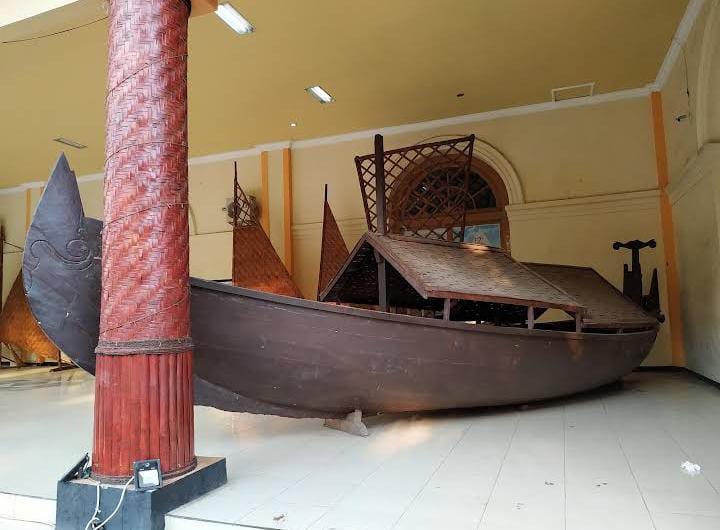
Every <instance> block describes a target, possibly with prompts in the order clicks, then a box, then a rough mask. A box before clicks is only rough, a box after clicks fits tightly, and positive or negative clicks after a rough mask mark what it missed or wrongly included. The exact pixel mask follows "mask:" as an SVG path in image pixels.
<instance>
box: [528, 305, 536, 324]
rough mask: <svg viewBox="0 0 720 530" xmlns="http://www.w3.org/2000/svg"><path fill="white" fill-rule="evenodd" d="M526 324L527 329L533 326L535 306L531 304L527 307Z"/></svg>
mask: <svg viewBox="0 0 720 530" xmlns="http://www.w3.org/2000/svg"><path fill="white" fill-rule="evenodd" d="M527 326H528V329H534V328H535V308H534V307H533V306H528V308H527Z"/></svg>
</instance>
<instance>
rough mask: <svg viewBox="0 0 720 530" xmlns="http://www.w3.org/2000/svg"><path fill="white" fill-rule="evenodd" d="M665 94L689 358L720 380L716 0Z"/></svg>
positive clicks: (719, 31)
mask: <svg viewBox="0 0 720 530" xmlns="http://www.w3.org/2000/svg"><path fill="white" fill-rule="evenodd" d="M688 91H689V92H690V94H689V96H688V93H687V92H688ZM662 96H663V107H664V113H665V129H666V134H667V141H668V159H669V167H670V183H671V184H670V187H669V196H670V200H671V202H672V206H673V218H674V223H675V236H676V241H677V247H678V256H679V273H680V288H681V298H682V314H683V320H684V331H685V332H684V343H685V351H686V357H687V366H688V368H690V369H691V370H694V371H696V372H699V373H701V374H703V375H705V376H706V377H709V378H712V379H714V380H716V381H720V326H718V322H720V143H719V142H720V2H719V1H718V0H709V1H707V2H706V3H705V5H704V7H703V9H702V11H701V13H700V16H699V17H698V18H697V20H696V21H695V24H694V26H693V28H692V30H691V32H690V35H689V38H688V42H687V44H686V46H685V50H684V57H681V59H680V60H678V61H677V63H676V64H675V66H674V68H673V70H672V71H671V74H670V77H669V79H668V82H667V84H666V85H665V87H664V88H663V91H662ZM682 115H688V116H689V117H688V118H687V119H684V120H682V121H678V120H677V118H678V117H679V116H682Z"/></svg>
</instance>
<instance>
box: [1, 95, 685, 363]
mask: <svg viewBox="0 0 720 530" xmlns="http://www.w3.org/2000/svg"><path fill="white" fill-rule="evenodd" d="M630 96H631V97H628V98H626V99H620V100H617V101H606V102H600V103H595V104H589V105H582V106H574V107H569V108H558V109H553V110H546V111H543V112H531V113H527V114H520V115H514V116H505V117H498V118H495V119H480V120H478V121H475V122H467V123H455V124H452V125H445V126H442V127H429V128H425V127H412V128H409V129H413V130H412V131H407V132H403V128H398V129H400V132H398V133H396V134H387V133H386V135H385V146H386V149H390V148H393V147H400V146H404V145H409V144H413V143H417V142H421V141H423V140H429V139H434V138H439V137H443V136H447V135H458V134H469V133H474V134H475V135H477V138H478V141H477V147H476V149H475V156H476V158H479V159H481V160H483V161H485V162H487V163H489V164H490V165H491V166H492V167H494V168H495V169H497V171H498V174H499V175H500V177H501V178H502V180H503V182H504V183H505V186H506V188H507V191H508V195H509V203H510V204H509V205H508V206H507V208H506V211H507V218H508V220H509V226H510V249H511V252H512V254H513V255H514V256H515V257H516V258H518V259H521V260H524V261H536V262H553V263H563V264H570V265H584V266H592V267H594V268H596V269H597V270H598V271H599V272H600V273H601V274H602V275H603V276H605V277H606V278H608V279H609V280H610V281H611V282H613V283H614V284H615V285H616V286H617V287H620V288H621V287H622V268H623V263H626V262H629V258H630V256H629V253H627V252H626V251H622V252H617V251H613V250H612V248H611V245H612V243H613V242H614V241H627V240H632V239H641V240H647V239H655V240H657V242H658V248H656V249H648V250H646V251H643V253H642V255H641V260H642V265H643V268H644V271H645V280H646V285H645V289H646V291H647V289H648V287H649V279H650V275H651V272H652V269H653V268H656V267H657V268H658V272H659V277H660V287H661V295H662V297H663V298H662V303H663V307H666V301H665V271H664V268H663V266H662V264H663V258H662V256H663V248H662V237H661V235H660V225H659V208H658V192H657V177H656V168H655V156H654V147H653V140H652V130H651V127H650V122H651V114H650V112H651V111H650V102H649V97H648V95H647V93H643V92H638V93H637V94H636V95H634V94H631V95H630ZM390 132H391V133H392V132H394V131H390ZM372 141H373V140H372V133H370V132H368V133H367V134H350V135H345V136H339V137H334V138H325V139H317V140H309V141H302V142H297V143H296V144H294V145H293V146H292V148H291V156H292V158H291V160H292V163H291V167H292V184H293V186H292V222H291V226H292V247H293V248H292V251H293V256H294V268H293V275H294V278H295V280H296V282H297V284H298V286H299V287H300V289H301V290H302V292H303V293H304V295H305V296H306V297H307V298H314V297H315V293H316V285H317V278H318V267H319V253H320V235H321V221H322V211H323V209H322V208H323V206H322V204H323V203H322V201H323V187H324V185H325V184H328V185H329V201H330V204H331V206H332V209H333V211H334V214H335V217H336V218H337V220H338V224H339V226H340V229H341V231H342V232H343V236H344V238H345V240H346V243H347V245H348V247H349V248H352V246H353V245H354V244H355V242H356V241H357V240H358V239H359V237H360V236H361V235H362V234H363V233H364V231H365V229H366V225H365V220H364V214H363V209H362V201H361V197H360V191H359V186H358V182H357V174H356V171H355V164H354V160H353V158H354V157H355V156H356V155H362V154H366V153H369V152H371V151H372ZM284 147H286V146H283V145H282V144H278V145H271V146H267V147H266V148H260V149H252V150H247V151H242V152H236V153H230V154H219V155H216V156H208V157H201V158H199V159H192V160H191V161H190V207H191V226H190V234H191V236H190V248H191V274H192V275H194V276H199V277H203V278H209V279H214V280H221V279H228V278H230V276H231V258H232V234H231V226H230V225H229V224H228V221H227V217H226V213H225V212H224V211H223V207H224V206H225V205H226V203H227V201H228V199H229V198H230V197H231V196H232V178H233V171H234V169H233V163H234V162H237V164H238V176H239V181H240V184H241V186H242V187H243V188H244V189H245V191H246V192H247V193H249V194H250V195H253V196H255V197H256V198H257V199H258V201H259V202H260V203H261V204H260V208H261V210H262V209H267V210H268V213H269V215H268V217H269V235H270V238H271V241H272V242H273V245H274V246H275V248H276V250H277V251H278V254H279V255H280V257H281V258H286V254H285V248H284V246H285V245H284V230H285V219H284V212H285V209H284V207H283V201H284V193H283V152H282V151H283V148H284ZM264 149H267V160H268V162H267V182H268V197H269V204H262V201H261V197H262V189H261V188H262V182H261V161H260V154H259V151H261V150H264ZM69 156H70V162H71V164H72V153H69ZM49 169H50V168H48V171H49ZM37 177H38V178H37V179H34V180H40V178H47V177H46V176H37ZM79 180H80V190H81V194H82V198H83V203H84V205H85V209H86V214H87V215H90V216H94V217H102V215H101V212H102V180H101V175H94V176H80V179H79ZM41 192H42V189H41V188H40V187H30V188H28V189H26V190H19V191H16V192H14V193H9V194H8V193H4V194H2V195H0V201H2V202H0V205H2V207H1V208H0V212H2V213H1V214H0V221H1V222H3V224H4V225H5V226H6V231H7V238H8V241H10V242H16V243H17V242H22V240H23V239H24V232H25V229H26V221H27V219H28V217H27V212H26V207H29V208H30V209H31V211H32V210H34V208H35V205H36V204H37V202H38V200H39V198H40V195H41ZM19 267H20V255H19V254H11V255H6V274H5V279H4V283H5V289H4V290H3V292H4V293H7V291H8V289H9V286H10V284H11V282H12V280H13V279H14V276H15V274H16V273H17V271H18V270H19ZM670 350H671V345H670V340H669V329H668V326H667V325H664V326H662V328H661V332H660V334H659V336H658V340H657V342H656V345H655V348H654V350H653V352H652V354H651V355H650V357H649V358H648V360H647V361H646V363H647V364H654V365H669V364H671V362H672V352H671V351H670Z"/></svg>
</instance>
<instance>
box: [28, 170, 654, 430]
mask: <svg viewBox="0 0 720 530" xmlns="http://www.w3.org/2000/svg"><path fill="white" fill-rule="evenodd" d="M101 228H102V223H101V222H100V221H97V220H95V219H91V218H87V217H85V216H84V213H83V210H82V203H81V201H80V194H79V191H78V189H77V183H76V181H75V176H74V174H73V173H72V171H71V170H70V168H69V166H68V164H67V161H66V160H65V158H64V157H61V158H60V159H59V160H58V164H57V165H56V167H55V169H54V170H53V174H52V176H51V178H50V180H49V182H48V185H47V187H46V189H45V192H44V194H43V196H42V198H41V200H40V204H39V205H38V208H37V210H36V212H35V218H34V219H33V223H32V225H31V227H30V230H29V232H28V236H27V241H26V246H25V254H24V257H23V278H24V287H25V291H26V293H27V297H28V302H29V304H30V308H31V310H32V313H33V315H34V317H35V319H36V320H37V321H38V324H39V325H40V327H41V328H42V329H43V331H44V332H45V333H46V334H47V335H48V337H49V338H50V339H51V340H52V341H53V342H54V343H55V344H56V345H57V346H58V347H59V348H60V349H61V350H63V351H64V352H65V353H66V354H67V355H69V356H70V357H71V358H72V359H73V360H74V361H75V362H76V363H77V364H78V365H80V366H81V367H82V368H84V369H85V370H87V371H89V372H90V373H94V372H95V347H96V346H97V343H98V335H99V320H100V292H101V285H100V281H101V274H100V252H101V245H100V232H101ZM191 287H192V289H191V293H192V300H191V325H192V338H193V340H194V342H195V351H194V364H195V403H196V404H199V405H209V406H213V407H217V408H220V409H223V410H230V411H245V412H253V413H259V414H277V415H282V416H289V417H337V416H341V415H343V414H345V413H348V412H351V411H353V410H355V409H362V410H363V411H364V412H366V413H372V412H400V411H421V410H436V409H450V408H461V407H462V408H464V407H479V406H491V405H505V404H511V403H523V402H528V401H535V400H540V399H548V398H553V397H557V396H563V395H567V394H572V393H575V392H581V391H583V390H589V389H591V388H595V387H598V386H601V385H604V384H607V383H610V382H612V381H615V380H617V379H618V378H620V377H622V376H623V375H625V374H627V373H629V372H630V371H631V370H632V369H633V368H635V367H636V366H638V365H639V364H640V363H641V362H642V361H643V359H645V357H646V356H647V354H648V352H649V351H650V348H651V347H652V345H653V342H654V340H655V335H656V334H657V328H656V327H653V328H652V329H650V330H648V331H642V332H636V333H622V334H601V333H572V332H562V331H542V330H537V329H535V330H528V329H519V328H502V327H490V326H476V325H470V324H464V323H461V322H450V321H442V320H433V319H427V318H419V317H410V316H403V315H395V314H390V313H382V312H378V311H369V310H365V309H356V308H350V307H342V306H335V305H330V304H323V303H320V302H315V301H308V300H301V299H297V298H289V297H286V296H282V295H276V294H269V293H263V292H259V291H254V290H249V289H242V288H239V287H232V286H229V285H225V284H221V283H217V282H209V281H204V280H198V279H192V280H191Z"/></svg>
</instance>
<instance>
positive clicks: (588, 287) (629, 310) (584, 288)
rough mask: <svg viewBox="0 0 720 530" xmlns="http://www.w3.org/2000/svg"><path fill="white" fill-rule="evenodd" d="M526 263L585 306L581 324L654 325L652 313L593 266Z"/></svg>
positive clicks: (588, 325)
mask: <svg viewBox="0 0 720 530" xmlns="http://www.w3.org/2000/svg"><path fill="white" fill-rule="evenodd" d="M526 265H527V266H528V267H529V268H530V269H531V270H533V271H535V272H536V273H538V274H540V275H542V276H543V277H544V278H546V279H547V280H549V281H551V282H552V283H553V284H555V285H557V286H558V287H559V288H561V289H562V290H564V291H565V292H567V293H568V294H569V295H570V296H572V297H573V298H574V299H575V300H577V301H578V302H579V303H580V304H582V305H583V306H584V307H585V308H586V311H585V315H584V316H583V327H590V328H593V327H594V328H640V327H647V326H652V325H655V324H657V320H656V319H655V318H654V317H653V316H652V315H649V314H648V313H646V312H645V311H643V309H642V308H641V307H640V306H638V305H637V304H636V303H634V302H633V301H632V300H630V299H628V298H625V296H623V294H622V293H621V292H620V291H618V290H617V289H616V288H615V287H614V286H613V285H612V284H610V283H609V282H608V281H607V280H605V278H603V277H602V276H600V274H598V273H597V272H596V271H595V270H594V269H591V268H588V267H571V266H567V265H549V264H540V263H526Z"/></svg>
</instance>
